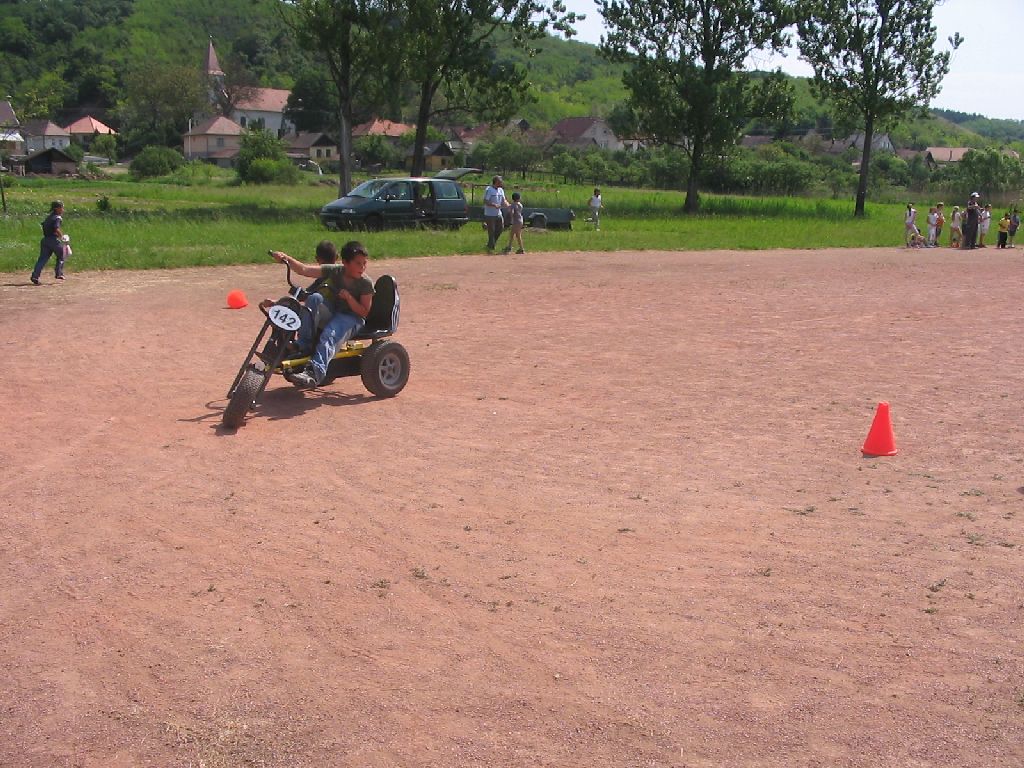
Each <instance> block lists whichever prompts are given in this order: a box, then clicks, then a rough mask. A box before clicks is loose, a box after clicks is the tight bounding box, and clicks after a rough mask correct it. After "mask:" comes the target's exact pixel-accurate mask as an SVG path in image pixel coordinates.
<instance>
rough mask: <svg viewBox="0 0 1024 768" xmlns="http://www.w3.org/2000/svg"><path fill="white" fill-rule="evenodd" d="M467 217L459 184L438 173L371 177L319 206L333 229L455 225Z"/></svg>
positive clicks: (322, 214) (467, 211)
mask: <svg viewBox="0 0 1024 768" xmlns="http://www.w3.org/2000/svg"><path fill="white" fill-rule="evenodd" d="M467 221H469V207H468V205H467V204H466V196H465V195H464V194H463V192H462V186H461V185H460V184H459V183H458V182H457V181H455V179H454V178H443V177H442V176H441V175H439V176H435V177H433V178H424V177H413V176H405V177H394V178H385V179H370V180H369V181H364V182H363V183H362V184H360V185H359V186H357V187H356V188H355V189H353V190H352V191H351V192H349V193H348V194H347V195H345V196H344V197H342V198H339V199H337V200H335V201H334V202H331V203H328V204H327V205H325V206H324V207H323V208H322V209H321V210H320V222H321V223H322V224H323V225H324V226H325V227H327V228H328V229H332V230H333V229H368V230H372V231H376V230H381V229H385V228H387V227H415V226H420V225H426V226H434V227H448V228H451V229H458V228H459V227H461V226H462V225H463V224H465V223H466V222H467Z"/></svg>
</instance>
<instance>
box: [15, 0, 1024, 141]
mask: <svg viewBox="0 0 1024 768" xmlns="http://www.w3.org/2000/svg"><path fill="white" fill-rule="evenodd" d="M281 11H282V6H281V4H280V3H278V2H277V0H217V1H216V2H209V0H35V1H34V2H25V1H24V0H0V94H2V95H4V96H6V95H10V97H11V102H12V104H13V105H14V107H15V110H16V112H17V114H18V115H19V117H21V118H22V119H28V118H49V119H52V120H54V121H55V122H57V123H60V124H67V123H69V122H71V121H72V120H74V119H76V118H78V117H80V116H82V115H83V114H86V113H91V114H93V115H95V116H97V117H100V118H101V119H104V120H105V121H107V122H109V123H110V124H112V125H114V126H115V127H116V126H118V125H119V124H120V122H121V120H122V117H123V116H124V115H126V114H128V110H130V109H131V107H132V105H131V104H129V103H128V102H129V101H130V100H131V98H132V93H131V87H130V86H131V84H132V75H133V73H134V74H136V79H138V73H140V72H150V71H153V68H154V67H156V65H159V69H161V70H164V71H167V70H170V69H172V68H174V69H177V70H178V71H186V70H192V71H194V72H195V73H196V74H197V75H198V73H199V70H200V67H201V65H202V62H203V58H204V55H205V52H206V46H207V41H208V40H209V39H210V38H211V37H212V38H213V40H214V42H215V44H216V46H217V51H218V53H219V54H220V58H221V63H222V65H224V67H225V69H229V70H233V71H234V72H236V73H239V74H240V76H243V77H245V78H248V79H249V80H250V81H251V82H252V84H258V85H263V86H268V87H279V88H291V87H292V86H293V84H295V82H296V81H297V80H300V79H301V78H306V79H307V80H309V79H310V78H311V79H312V82H313V83H317V82H320V81H321V80H320V79H318V78H322V79H323V80H324V81H325V80H326V75H324V74H323V71H322V67H321V64H320V62H319V60H318V57H317V56H316V53H315V51H309V50H304V49H303V48H301V47H300V46H298V45H296V43H295V40H294V38H293V36H292V34H291V33H290V30H289V29H288V26H287V24H285V23H283V20H282V17H281V15H280V13H281ZM537 48H538V52H537V54H536V55H535V56H533V57H531V58H527V56H526V55H525V54H524V53H522V52H519V51H517V50H516V49H515V48H514V47H513V46H511V45H507V46H506V45H499V46H498V51H499V58H501V57H504V58H505V59H506V60H507V61H511V62H515V63H518V64H520V65H522V66H525V67H527V68H528V70H529V80H530V83H531V88H530V89H529V91H528V93H529V99H528V101H527V103H526V104H524V106H523V107H522V109H521V115H522V116H523V117H525V118H526V119H527V120H529V121H530V122H531V123H532V124H535V125H537V126H550V125H551V124H552V123H554V122H555V121H557V120H559V119H561V118H563V117H568V116H578V115H601V116H607V115H609V114H610V113H611V111H612V110H613V109H614V107H615V106H616V105H618V104H621V103H622V102H623V101H624V100H625V98H626V91H625V88H624V86H623V84H622V79H621V75H622V65H618V64H611V63H609V62H607V61H605V60H604V59H603V58H601V57H600V55H599V54H598V51H597V48H596V47H595V46H592V45H589V44H586V43H580V42H576V41H570V40H564V39H561V38H553V37H550V38H546V39H544V40H542V41H540V42H539V43H538V44H537ZM794 90H795V95H796V114H795V117H794V120H793V122H792V124H791V125H789V126H786V127H788V128H789V129H791V130H793V131H802V130H807V129H810V128H818V129H819V130H820V129H825V130H826V131H827V130H830V129H831V126H832V123H831V120H830V118H829V115H828V111H827V109H825V108H824V107H823V106H822V105H821V104H820V103H819V102H818V101H817V100H816V99H815V98H814V96H813V95H812V93H811V91H810V89H809V87H808V82H807V81H806V80H802V79H795V80H794ZM410 95H411V94H410ZM360 107H361V109H362V112H363V114H369V113H371V112H377V113H381V114H384V113H389V114H385V115H384V116H387V117H390V118H393V119H403V118H404V119H409V118H410V117H411V114H412V110H411V107H412V103H411V101H409V102H406V103H402V100H401V99H400V100H399V103H394V102H393V103H391V104H389V105H378V104H371V103H365V104H362V105H360ZM762 128H763V129H764V130H766V131H777V130H779V128H780V127H778V126H762ZM893 138H894V140H895V141H896V143H897V145H899V146H903V147H911V148H923V147H926V146H930V145H941V144H956V145H966V146H985V145H988V144H1006V143H1010V142H1020V141H1024V122H1021V121H1013V120H990V119H988V118H985V117H982V116H980V115H967V114H963V113H959V112H949V111H943V110H939V111H936V112H935V116H934V117H932V118H927V119H918V120H912V121H908V122H906V123H904V124H902V125H900V126H898V127H897V128H896V129H894V131H893Z"/></svg>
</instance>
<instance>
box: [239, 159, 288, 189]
mask: <svg viewBox="0 0 1024 768" xmlns="http://www.w3.org/2000/svg"><path fill="white" fill-rule="evenodd" d="M300 174H301V171H299V169H298V168H296V167H295V166H294V165H292V163H290V162H288V161H287V160H267V159H266V158H260V159H258V160H253V161H252V162H251V163H249V169H248V173H246V178H245V180H246V181H247V182H248V183H250V184H298V183H299V176H300Z"/></svg>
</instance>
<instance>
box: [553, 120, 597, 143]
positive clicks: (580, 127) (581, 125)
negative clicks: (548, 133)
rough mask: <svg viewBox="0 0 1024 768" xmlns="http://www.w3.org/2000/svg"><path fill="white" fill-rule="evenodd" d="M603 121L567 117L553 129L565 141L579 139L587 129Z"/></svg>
mask: <svg viewBox="0 0 1024 768" xmlns="http://www.w3.org/2000/svg"><path fill="white" fill-rule="evenodd" d="M600 121H601V118H599V117H567V118H565V119H563V120H559V121H558V122H557V123H555V125H554V127H553V128H552V129H551V130H552V131H554V132H555V133H556V134H558V135H559V136H561V137H562V138H563V139H578V138H579V137H580V136H582V135H583V134H584V133H586V132H587V129H588V128H590V127H591V126H593V125H594V124H595V123H598V122H600Z"/></svg>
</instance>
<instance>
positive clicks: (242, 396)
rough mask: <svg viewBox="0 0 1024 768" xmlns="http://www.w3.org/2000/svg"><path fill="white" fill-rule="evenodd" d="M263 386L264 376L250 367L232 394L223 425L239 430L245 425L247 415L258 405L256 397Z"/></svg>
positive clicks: (225, 411)
mask: <svg viewBox="0 0 1024 768" xmlns="http://www.w3.org/2000/svg"><path fill="white" fill-rule="evenodd" d="M261 386H263V374H262V373H260V372H259V371H257V370H256V369H255V368H253V367H252V366H250V367H249V368H248V369H247V370H246V371H245V373H243V374H242V378H241V379H239V380H238V386H237V387H235V391H234V392H232V393H231V399H230V400H228V405H227V408H225V409H224V416H223V418H222V419H221V423H222V424H223V425H224V426H225V427H227V428H228V429H238V428H239V427H240V426H242V424H244V423H245V415H246V414H247V413H249V410H250V409H251V408H252V407H253V406H254V405H255V404H256V395H257V394H259V391H260V387H261Z"/></svg>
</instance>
